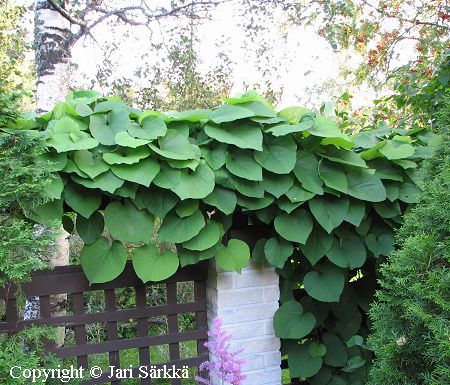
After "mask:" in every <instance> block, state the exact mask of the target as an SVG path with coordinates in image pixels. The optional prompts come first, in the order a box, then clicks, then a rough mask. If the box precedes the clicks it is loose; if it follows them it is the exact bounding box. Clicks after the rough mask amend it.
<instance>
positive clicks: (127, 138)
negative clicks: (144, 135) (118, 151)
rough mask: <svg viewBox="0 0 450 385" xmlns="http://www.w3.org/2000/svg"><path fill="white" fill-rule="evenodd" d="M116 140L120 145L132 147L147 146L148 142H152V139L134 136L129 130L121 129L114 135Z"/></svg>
mask: <svg viewBox="0 0 450 385" xmlns="http://www.w3.org/2000/svg"><path fill="white" fill-rule="evenodd" d="M114 140H115V142H116V143H117V144H118V145H119V146H123V147H131V148H136V147H139V146H145V145H146V144H149V143H150V141H149V140H146V139H136V138H133V137H132V136H131V135H130V134H129V133H128V132H127V131H121V132H119V133H117V134H116V136H115V137H114Z"/></svg>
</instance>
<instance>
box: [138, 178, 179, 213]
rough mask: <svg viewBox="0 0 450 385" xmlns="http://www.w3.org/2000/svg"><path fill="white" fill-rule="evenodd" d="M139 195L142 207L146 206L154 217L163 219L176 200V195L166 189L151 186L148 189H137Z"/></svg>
mask: <svg viewBox="0 0 450 385" xmlns="http://www.w3.org/2000/svg"><path fill="white" fill-rule="evenodd" d="M139 191H140V192H139V197H140V199H141V200H142V204H143V207H146V208H147V210H148V211H150V212H151V213H152V214H153V215H154V216H155V217H157V218H160V219H164V217H165V216H166V214H167V213H168V212H169V211H170V210H172V209H173V208H174V207H175V205H176V204H177V202H178V197H177V196H176V195H175V194H174V193H172V192H170V191H167V190H163V189H160V188H158V187H155V186H153V185H152V186H151V187H150V188H148V189H142V190H139Z"/></svg>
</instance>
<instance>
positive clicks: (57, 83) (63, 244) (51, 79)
mask: <svg viewBox="0 0 450 385" xmlns="http://www.w3.org/2000/svg"><path fill="white" fill-rule="evenodd" d="M34 38H35V52H36V53H35V55H36V56H35V60H36V75H37V93H36V111H37V112H38V113H44V112H48V111H49V110H51V109H52V108H53V106H54V105H55V104H56V103H57V102H60V101H64V99H65V96H66V95H67V92H68V90H69V80H70V76H69V60H70V47H71V45H70V38H71V31H70V23H69V21H68V20H66V19H65V18H64V17H62V16H61V15H60V13H58V12H57V11H55V10H54V9H53V8H52V7H51V5H50V4H49V3H48V2H47V1H46V0H36V3H35V30H34ZM59 231H60V234H59V236H58V238H57V240H56V248H55V250H56V251H55V253H54V254H53V255H50V256H47V257H46V258H44V259H47V261H48V262H49V263H50V264H51V265H53V266H65V265H68V264H69V234H68V233H67V232H66V231H65V230H64V229H63V228H62V227H61V228H60V229H59ZM37 236H38V235H37ZM66 302H67V295H65V294H60V295H54V296H52V297H51V303H52V309H53V314H54V315H56V316H57V315H64V314H65V313H66V310H65V304H66ZM37 317H39V298H38V297H32V298H28V299H27V303H26V308H25V314H24V318H25V319H33V318H37ZM64 337H65V332H64V328H63V327H61V328H58V338H57V344H58V345H62V344H63V343H64Z"/></svg>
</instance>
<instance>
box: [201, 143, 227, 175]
mask: <svg viewBox="0 0 450 385" xmlns="http://www.w3.org/2000/svg"><path fill="white" fill-rule="evenodd" d="M201 150H202V155H203V157H204V158H205V160H206V162H207V163H208V164H209V166H210V167H211V168H212V169H213V170H214V171H216V170H218V169H220V168H221V167H223V166H224V164H225V162H226V160H227V145H226V144H223V143H218V144H217V145H216V146H211V147H202V148H201Z"/></svg>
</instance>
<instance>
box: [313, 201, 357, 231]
mask: <svg viewBox="0 0 450 385" xmlns="http://www.w3.org/2000/svg"><path fill="white" fill-rule="evenodd" d="M308 204H309V208H310V210H311V213H312V214H313V215H314V218H316V220H317V222H319V224H320V225H321V226H322V227H323V228H324V229H325V230H326V231H327V233H328V234H330V233H331V231H332V230H333V229H335V228H336V227H338V226H339V225H340V224H341V223H342V222H343V221H344V219H345V217H346V216H347V212H348V208H349V201H348V198H347V197H343V198H332V197H330V196H327V199H325V198H319V197H315V198H313V199H310V200H309V201H308Z"/></svg>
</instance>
